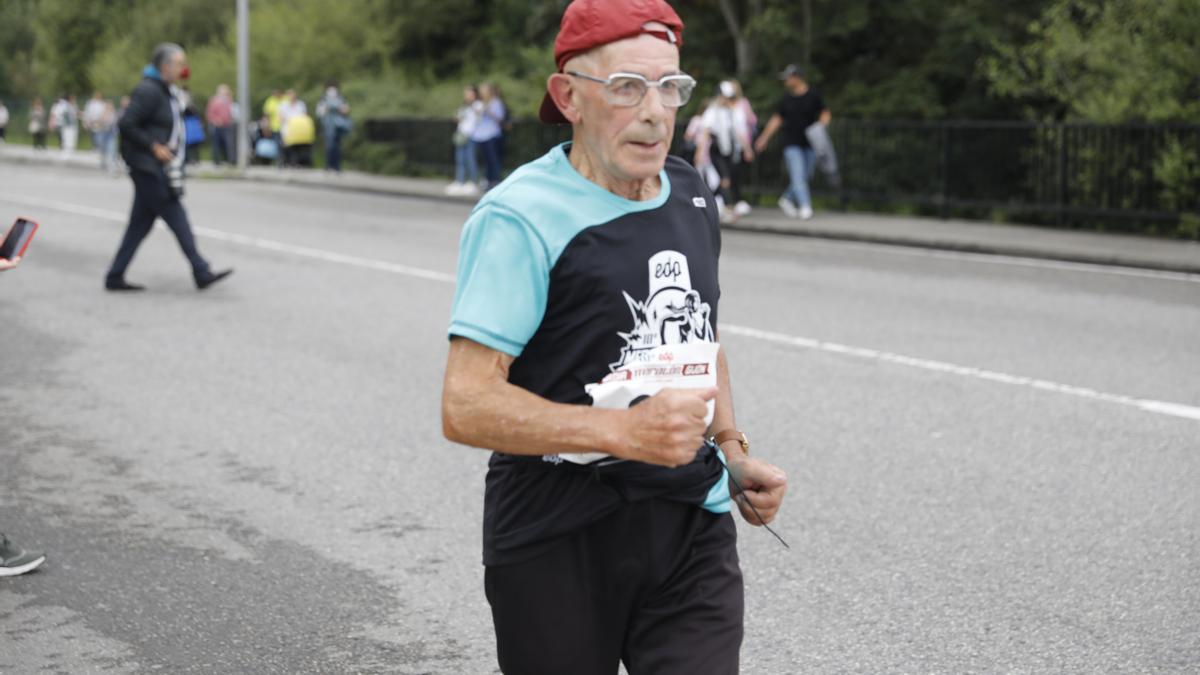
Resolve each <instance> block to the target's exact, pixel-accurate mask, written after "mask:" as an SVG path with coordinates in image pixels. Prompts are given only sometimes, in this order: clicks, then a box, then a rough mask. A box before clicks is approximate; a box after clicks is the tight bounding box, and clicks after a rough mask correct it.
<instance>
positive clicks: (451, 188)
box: [445, 181, 466, 195]
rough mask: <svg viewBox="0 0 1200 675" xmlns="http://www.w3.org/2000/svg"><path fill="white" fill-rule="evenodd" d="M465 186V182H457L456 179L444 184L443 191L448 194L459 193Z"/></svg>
mask: <svg viewBox="0 0 1200 675" xmlns="http://www.w3.org/2000/svg"><path fill="white" fill-rule="evenodd" d="M465 187H466V184H465V183H459V182H457V181H456V182H454V183H451V184H449V185H447V186H446V189H445V193H446V194H448V195H461V194H462V193H463V188H465Z"/></svg>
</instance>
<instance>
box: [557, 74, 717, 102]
mask: <svg viewBox="0 0 1200 675" xmlns="http://www.w3.org/2000/svg"><path fill="white" fill-rule="evenodd" d="M564 74H565V75H570V76H571V77H578V78H581V79H584V80H589V81H591V82H597V83H599V84H603V85H605V87H604V99H605V100H606V101H608V102H609V103H610V104H611V105H615V106H619V107H622V108H633V107H635V106H638V105H641V103H642V101H644V100H646V94H647V93H649V92H650V88H651V87H654V88H657V89H658V90H659V97H660V98H661V97H662V88H663V85H664V84H670V83H674V84H676V85H678V88H679V99H680V101H679V105H670V104H668V103H667V102H666V101H663V105H665V106H667V107H668V108H682V107H683V106H685V105H687V104H688V101H690V100H691V99H692V92H693V91H694V90H695V89H696V79H695V78H694V77H692V76H691V75H687V74H684V73H677V74H675V75H664V76H663V77H661V78H659V79H658V80H648V79H646V77H645V76H644V75H638V74H637V73H612V74H610V75H609V76H608V77H607V78H601V77H596V76H594V75H588V74H587V73H581V72H579V71H577V70H568V71H565V73H564ZM619 78H630V79H633V80H638V81H640V82H641V83H642V84H644V85H645V89H643V90H642V95H641V96H639V97H638V99H637V100H636V101H633V102H630V103H623V102H620V101H614V100H613V97H614V96H615V94H614V93H613V92H612V90H611V89H609V86H611V85H612V83H613V80H616V79H619Z"/></svg>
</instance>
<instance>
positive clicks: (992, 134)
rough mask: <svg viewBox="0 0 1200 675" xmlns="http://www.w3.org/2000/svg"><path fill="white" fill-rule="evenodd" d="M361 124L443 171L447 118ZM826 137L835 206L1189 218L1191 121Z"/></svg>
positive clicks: (847, 128) (880, 125) (544, 140)
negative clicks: (833, 159)
mask: <svg viewBox="0 0 1200 675" xmlns="http://www.w3.org/2000/svg"><path fill="white" fill-rule="evenodd" d="M364 130H365V136H366V139H365V140H367V141H368V142H371V143H381V144H386V145H388V146H390V147H391V148H392V149H394V150H395V151H396V153H397V155H396V156H398V157H402V158H403V159H402V163H403V168H404V170H406V171H411V172H415V173H437V174H444V175H450V174H452V172H453V170H454V158H453V149H452V147H451V145H450V136H451V134H452V132H453V131H454V123H453V122H452V121H449V120H434V119H414V118H391V119H372V120H367V121H366V122H365V124H364ZM569 134H570V130H569V128H566V127H550V126H545V125H542V124H539V123H537V122H536V121H532V120H521V121H517V122H515V123H514V124H513V125H512V129H511V130H510V131H509V133H508V134H507V136H506V139H505V166H506V167H507V168H509V169H512V168H514V167H516V166H519V165H520V164H522V163H524V162H526V161H529V160H531V159H533V158H535V157H538V156H539V155H541V154H542V153H544V152H545V151H546V149H547V148H549V147H551V146H552V145H553V144H555V143H559V142H561V141H564V140H567V138H568V137H569ZM830 135H831V137H832V139H833V142H834V145H835V147H836V148H837V154H838V160H839V164H840V174H841V175H840V178H841V180H840V181H839V183H840V184H834V183H831V182H830V181H828V180H825V179H823V178H822V177H821V176H818V177H817V178H816V179H815V181H814V185H813V188H814V193H815V194H816V195H817V196H818V197H819V198H824V199H825V200H827V201H831V202H833V203H834V204H835V205H840V206H841V207H843V208H845V207H853V208H865V209H882V210H889V209H903V210H906V211H911V212H916V213H921V214H926V215H938V216H942V217H950V216H956V217H969V218H985V219H1004V220H1011V221H1016V222H1028V223H1034V224H1046V225H1056V226H1060V227H1085V228H1088V229H1105V230H1117V231H1121V230H1124V231H1142V232H1152V233H1165V234H1176V233H1177V232H1176V229H1177V226H1178V225H1179V223H1180V222H1181V218H1195V217H1196V216H1195V214H1197V213H1200V125H1165V124H1159V125H1152V124H1126V125H1098V124H1072V123H1066V124H1040V123H1032V122H994V121H963V122H873V121H859V120H835V121H834V123H833V124H832V125H831V126H830ZM682 138H683V128H682V125H681V126H680V128H678V129H677V130H676V134H675V147H673V148H672V151H673V152H676V153H681V152H682V147H681V145H682ZM781 155H782V153H781V151H780V148H779V147H778V143H776V144H774V147H772V148H771V149H769V150H768V151H767V152H766V153H764V154H763V156H761V157H759V158H758V160H757V161H755V162H754V163H752V164H750V165H749V166H746V167H744V168H743V177H742V185H743V192H744V193H745V194H746V195H747V196H748V198H750V199H751V200H752V201H759V202H761V203H769V202H772V201H773V200H774V199H775V198H776V197H777V196H778V195H779V193H780V191H781V190H782V189H783V187H784V185H785V184H786V182H787V178H786V171H785V169H784V167H783V164H782V157H781ZM1184 214H1192V215H1190V216H1184ZM1191 226H1192V227H1194V226H1195V225H1194V223H1193V224H1192V225H1191ZM1192 236H1195V235H1194V234H1193V235H1192Z"/></svg>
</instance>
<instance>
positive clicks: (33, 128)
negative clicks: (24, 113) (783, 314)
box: [28, 98, 46, 150]
mask: <svg viewBox="0 0 1200 675" xmlns="http://www.w3.org/2000/svg"><path fill="white" fill-rule="evenodd" d="M28 129H29V135H30V136H33V147H34V148H41V149H42V150H45V149H46V109H45V108H44V107H42V99H40V98H35V99H33V105H32V106H30V107H29V127H28Z"/></svg>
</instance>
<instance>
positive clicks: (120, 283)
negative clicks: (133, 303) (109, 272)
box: [104, 277, 146, 291]
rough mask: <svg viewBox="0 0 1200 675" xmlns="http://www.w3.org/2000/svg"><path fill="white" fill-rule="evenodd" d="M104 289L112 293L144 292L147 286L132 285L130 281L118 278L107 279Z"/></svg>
mask: <svg viewBox="0 0 1200 675" xmlns="http://www.w3.org/2000/svg"><path fill="white" fill-rule="evenodd" d="M104 288H105V289H106V290H110V291H144V290H146V287H145V286H139V285H137V284H131V283H129V282H128V281H125V279H123V278H121V277H117V278H112V277H110V278H108V279H105V280H104Z"/></svg>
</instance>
